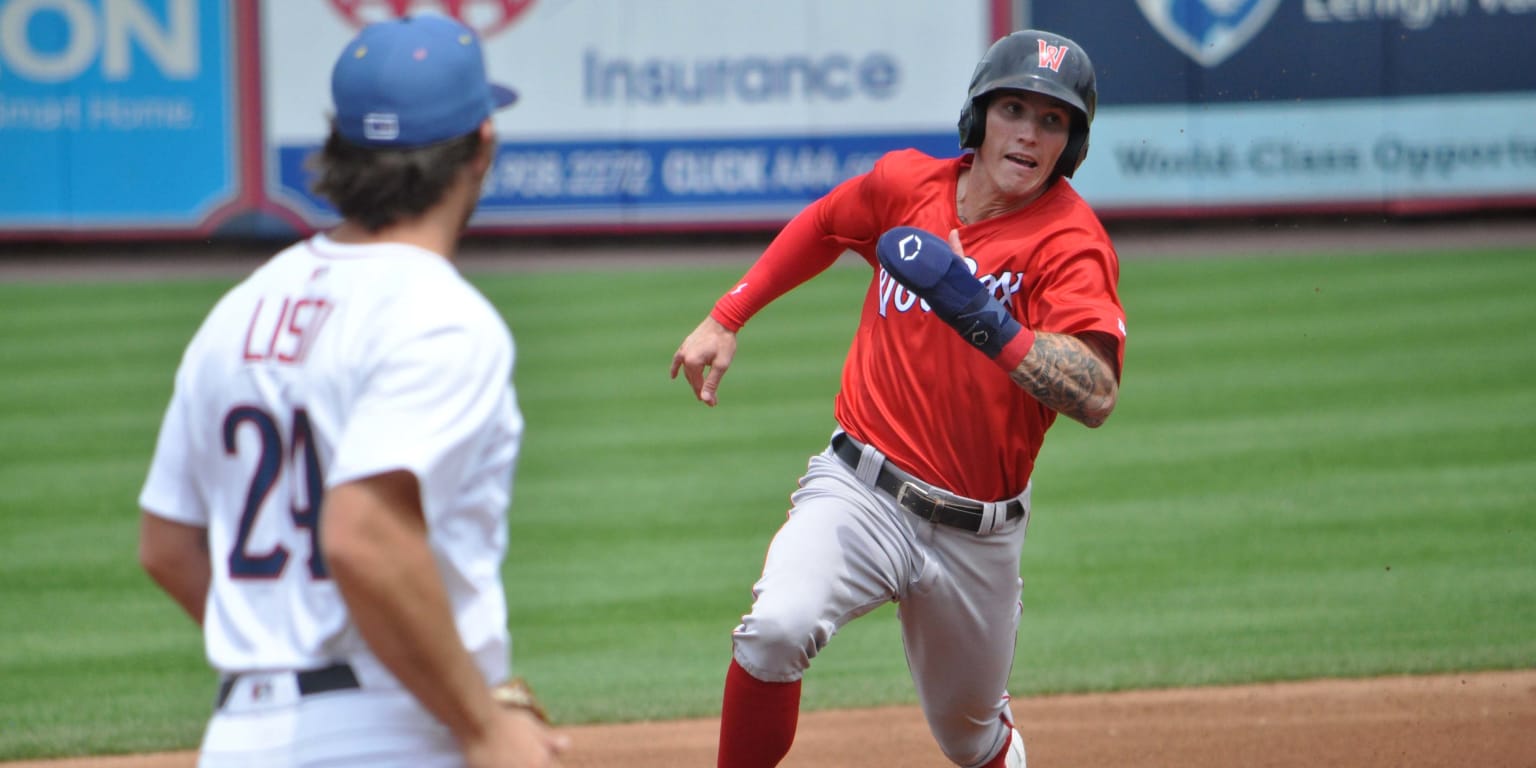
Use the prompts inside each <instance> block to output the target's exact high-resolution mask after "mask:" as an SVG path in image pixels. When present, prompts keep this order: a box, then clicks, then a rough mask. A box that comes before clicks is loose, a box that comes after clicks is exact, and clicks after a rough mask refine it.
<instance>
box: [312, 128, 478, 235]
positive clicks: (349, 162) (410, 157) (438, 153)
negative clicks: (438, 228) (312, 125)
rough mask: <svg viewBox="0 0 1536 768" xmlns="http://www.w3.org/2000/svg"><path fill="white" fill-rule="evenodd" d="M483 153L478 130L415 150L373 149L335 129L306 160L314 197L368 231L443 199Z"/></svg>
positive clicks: (405, 216) (416, 214)
mask: <svg viewBox="0 0 1536 768" xmlns="http://www.w3.org/2000/svg"><path fill="white" fill-rule="evenodd" d="M479 151H480V132H479V131H475V132H473V133H467V134H465V135H463V136H460V137H458V138H456V139H450V140H448V141H444V142H440V143H437V144H432V145H429V146H425V147H417V148H413V149H373V148H369V147H361V146H358V145H356V144H353V143H351V142H349V141H347V140H346V139H344V138H342V137H341V135H340V134H338V133H337V132H336V130H335V128H334V127H333V128H332V129H331V135H330V136H329V137H328V138H327V139H326V140H325V147H324V148H322V149H321V150H320V151H319V152H316V153H315V154H314V155H311V156H310V158H309V161H308V167H309V169H310V170H311V171H312V172H314V174H315V179H314V182H313V184H312V185H311V189H312V190H314V193H315V194H317V195H319V196H321V197H323V198H325V199H327V200H329V201H331V204H332V205H334V206H335V207H336V210H337V211H339V212H340V213H341V215H342V216H343V217H345V218H347V219H348V220H350V221H354V222H356V223H358V224H360V225H362V226H363V227H364V228H365V229H367V230H368V231H369V232H377V231H379V230H381V229H383V228H385V227H387V226H390V225H391V224H394V223H396V222H399V221H404V220H408V219H412V218H415V217H417V216H420V215H421V214H422V213H425V212H426V211H427V209H429V208H431V207H432V206H434V205H436V204H437V203H438V201H439V200H441V199H442V198H443V193H444V192H445V191H447V189H448V187H450V186H451V185H452V184H453V182H454V180H455V179H456V178H457V177H458V174H459V173H460V172H461V171H462V170H463V169H464V167H465V166H466V165H468V164H469V162H470V160H472V159H473V158H474V157H475V155H476V154H477V153H479Z"/></svg>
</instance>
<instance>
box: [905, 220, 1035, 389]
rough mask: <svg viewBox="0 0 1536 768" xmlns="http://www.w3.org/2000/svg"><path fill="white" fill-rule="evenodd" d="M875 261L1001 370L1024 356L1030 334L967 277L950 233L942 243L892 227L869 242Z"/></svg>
mask: <svg viewBox="0 0 1536 768" xmlns="http://www.w3.org/2000/svg"><path fill="white" fill-rule="evenodd" d="M875 257H876V258H877V259H879V261H880V266H882V267H884V268H885V271H886V274H889V275H890V276H891V278H892V279H894V280H895V281H896V282H898V283H901V284H902V285H903V286H905V287H906V288H907V290H910V291H912V292H913V293H914V294H916V295H917V297H918V298H920V299H922V300H923V301H924V302H925V303H927V305H928V308H929V309H931V310H932V311H933V314H934V315H936V316H937V317H938V318H939V319H940V320H943V321H944V322H945V323H948V324H949V326H950V327H952V328H954V329H955V331H956V332H957V333H959V334H960V337H961V338H962V339H965V341H966V342H968V343H969V344H970V345H971V346H973V347H975V348H977V349H979V350H981V351H982V352H983V353H985V354H986V355H987V357H990V358H992V359H993V360H994V361H996V362H997V363H998V365H1000V366H1002V367H1003V368H1004V369H1005V370H1009V371H1011V370H1013V368H1014V367H1015V366H1017V365H1018V363H1019V361H1020V360H1022V359H1023V358H1024V356H1025V355H1027V354H1028V353H1029V348H1030V346H1031V345H1032V344H1033V343H1034V333H1032V332H1030V331H1029V330H1028V329H1026V328H1024V326H1023V325H1021V324H1020V323H1019V321H1018V320H1015V319H1014V318H1013V316H1012V315H1010V314H1008V309H1007V307H1004V306H1003V303H1002V302H1000V301H998V300H997V297H995V296H993V295H992V292H991V291H990V290H988V289H987V287H986V286H985V285H983V284H982V282H981V281H980V280H977V279H976V276H975V275H973V274H971V269H970V267H968V266H967V265H966V262H965V260H964V259H963V258H962V256H961V251H960V234H959V232H957V231H955V230H951V231H950V233H949V242H947V243H946V242H945V241H943V240H940V239H939V238H938V236H937V235H934V234H932V233H930V232H925V231H923V230H921V229H918V228H916V227H895V228H893V229H891V230H889V231H887V232H886V233H885V234H883V235H881V236H880V239H879V240H878V241H876V242H875Z"/></svg>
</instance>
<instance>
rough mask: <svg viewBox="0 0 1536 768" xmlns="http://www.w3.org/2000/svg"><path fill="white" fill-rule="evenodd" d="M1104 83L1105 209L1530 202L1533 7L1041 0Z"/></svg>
mask: <svg viewBox="0 0 1536 768" xmlns="http://www.w3.org/2000/svg"><path fill="white" fill-rule="evenodd" d="M1029 23H1030V24H1031V25H1032V26H1036V27H1040V28H1045V29H1050V30H1053V31H1057V32H1060V33H1062V34H1065V35H1067V36H1068V37H1070V38H1072V39H1074V40H1076V41H1077V42H1078V43H1079V44H1080V45H1082V46H1083V47H1084V48H1085V49H1086V50H1087V52H1088V54H1089V56H1090V57H1091V58H1092V59H1093V62H1094V68H1095V70H1096V71H1097V74H1098V86H1099V111H1098V114H1097V116H1096V118H1095V120H1094V124H1093V126H1092V139H1091V142H1090V144H1091V150H1090V152H1089V156H1088V159H1087V162H1086V163H1084V165H1083V167H1082V169H1081V170H1080V171H1079V172H1078V174H1077V176H1076V177H1075V178H1074V179H1073V183H1074V184H1075V185H1076V186H1077V187H1078V189H1079V190H1081V191H1082V193H1083V195H1084V197H1085V198H1087V199H1088V200H1089V201H1090V202H1092V203H1094V204H1095V205H1096V206H1098V207H1099V208H1100V210H1101V211H1103V212H1105V213H1107V214H1109V215H1116V214H1128V215H1129V214H1150V215H1160V214H1168V213H1171V214H1174V215H1189V214H1194V215H1200V214H1203V213H1211V212H1219V211H1279V210H1289V211H1294V210H1312V211H1321V212H1336V211H1337V210H1339V207H1340V206H1341V205H1342V206H1348V207H1354V208H1369V209H1375V210H1394V209H1405V208H1412V209H1414V210H1434V209H1463V208H1467V207H1477V206H1486V205H1515V206H1520V205H1530V204H1531V203H1532V201H1536V45H1533V44H1532V41H1536V2H1531V0H1435V1H1433V2H1430V1H1428V0H1426V1H1424V2H1396V1H1393V2H1358V1H1356V0H1136V2H1134V3H1095V4H1088V3H1067V2H1049V3H1048V2H1037V3H1033V4H1032V6H1031V8H1030V14H1029Z"/></svg>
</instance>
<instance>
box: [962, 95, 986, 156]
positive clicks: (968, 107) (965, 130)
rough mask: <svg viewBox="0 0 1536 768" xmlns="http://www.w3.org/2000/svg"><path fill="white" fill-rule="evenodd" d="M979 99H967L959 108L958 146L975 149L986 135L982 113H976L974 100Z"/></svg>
mask: <svg viewBox="0 0 1536 768" xmlns="http://www.w3.org/2000/svg"><path fill="white" fill-rule="evenodd" d="M977 101H979V99H968V100H967V101H966V102H965V106H963V107H961V108H960V122H959V128H960V148H961V149H975V148H977V147H980V146H981V140H982V138H983V137H984V136H986V131H987V120H986V117H985V116H984V115H978V114H976V112H977V109H976V102H977Z"/></svg>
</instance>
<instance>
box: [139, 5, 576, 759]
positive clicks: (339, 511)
mask: <svg viewBox="0 0 1536 768" xmlns="http://www.w3.org/2000/svg"><path fill="white" fill-rule="evenodd" d="M331 93H332V97H333V100H334V102H335V104H334V106H335V116H334V121H333V123H332V131H331V135H330V137H329V139H328V140H327V142H326V144H325V147H324V149H323V150H322V151H321V152H320V153H319V154H318V155H317V157H316V164H315V168H316V170H317V172H318V179H317V184H316V189H317V191H318V192H319V193H321V194H323V195H325V196H327V197H328V198H329V199H330V200H331V201H332V202H333V203H334V204H335V205H336V207H337V209H338V210H339V211H340V212H341V214H342V216H343V217H344V220H343V221H342V222H341V224H340V225H339V226H337V227H335V228H334V229H332V230H330V231H329V232H327V233H325V234H319V235H316V236H314V237H312V238H310V239H308V240H305V241H303V242H301V243H298V244H296V245H293V246H292V247H289V248H288V249H286V250H284V251H282V252H281V253H279V254H277V255H276V256H275V257H273V258H272V259H271V260H270V261H269V262H267V263H266V264H265V265H264V266H262V267H261V268H259V269H257V270H256V271H255V272H254V273H253V274H252V275H250V276H249V277H248V278H247V279H246V280H245V281H244V282H242V283H241V284H239V285H238V286H236V287H235V288H234V289H232V290H231V291H230V292H229V293H228V294H226V295H225V296H224V297H223V298H222V299H221V300H220V301H219V302H218V304H217V305H216V306H215V307H214V308H213V310H212V312H211V313H210V314H209V315H208V317H207V319H206V320H205V321H204V322H203V324H202V326H201V327H200V328H199V329H198V331H197V334H196V336H195V337H194V338H193V339H192V341H191V343H190V345H189V346H188V348H187V350H186V354H185V356H184V357H183V359H182V362H181V366H180V368H179V370H178V371H177V373H176V383H175V391H174V394H173V395H172V397H171V401H170V405H169V407H168V408H167V411H166V414H165V419H164V422H163V424H162V426H161V430H160V436H159V441H158V444H157V446H156V448H155V454H154V459H153V462H152V465H151V467H150V469H149V475H148V479H147V480H146V482H145V484H144V489H143V492H142V494H141V496H140V499H139V501H140V506H141V507H142V508H143V514H142V517H141V538H140V560H141V562H142V563H143V566H144V568H145V569H146V570H147V571H148V572H149V574H150V575H151V576H152V577H153V578H154V580H155V581H156V582H157V583H158V584H159V585H160V586H161V588H163V589H164V590H165V591H166V592H167V593H169V594H170V596H171V597H172V598H174V599H175V600H176V602H177V603H178V604H179V605H180V606H181V607H182V609H184V610H185V611H186V612H187V614H189V615H190V616H191V617H192V619H193V620H194V621H196V622H198V623H199V624H200V625H201V626H202V627H203V630H204V634H205V645H206V651H207V656H208V660H209V661H210V663H211V664H212V665H213V667H214V668H215V669H216V670H217V671H218V673H219V675H220V678H221V683H220V685H219V688H218V691H217V696H216V700H215V711H214V713H213V717H212V719H211V720H210V721H209V723H208V726H207V729H206V731H205V733H204V737H203V742H202V749H201V756H200V762H199V764H200V765H202V766H207V767H213V768H221V767H224V766H261V767H262V768H282V767H283V766H312V765H325V766H349V765H356V766H362V765H367V766H410V767H411V768H422V767H423V766H465V765H468V766H547V765H552V764H554V761H555V755H556V753H557V752H559V751H560V750H562V749H563V748H564V747H565V739H564V737H562V736H558V735H556V734H555V733H554V732H553V731H551V730H550V729H549V728H548V726H546V725H545V724H544V723H543V722H542V715H541V713H540V712H539V711H538V709H537V705H536V704H535V703H534V702H532V700H531V697H530V696H529V695H528V694H527V691H526V688H521V687H518V686H516V685H513V684H510V683H507V680H508V676H509V672H510V669H509V667H510V663H509V638H508V633H507V627H506V620H507V610H506V599H505V595H504V594H503V589H502V584H501V570H500V566H501V562H502V558H503V557H504V554H505V551H506V546H507V524H506V508H507V504H508V500H509V497H510V491H511V476H512V472H513V468H514V465H515V462H516V459H517V456H518V449H519V444H520V440H521V433H522V416H521V414H520V412H519V410H518V406H517V402H516V398H515V393H514V391H513V389H512V387H511V383H510V381H511V375H512V369H513V359H514V351H513V344H512V337H511V334H510V332H509V331H508V329H507V327H506V324H505V323H504V321H503V320H502V319H501V316H500V315H499V314H498V313H497V311H496V309H495V308H494V307H492V306H491V304H490V303H489V302H487V301H486V300H485V299H484V298H483V297H482V296H481V295H480V294H479V293H478V292H477V291H476V290H475V289H474V288H473V287H471V286H470V284H469V283H467V282H466V281H465V280H464V279H463V278H462V277H461V276H460V275H459V273H458V271H457V270H456V269H455V268H454V266H453V264H452V263H451V257H452V254H453V252H454V249H455V247H456V245H457V241H458V237H459V235H460V232H461V230H462V228H463V225H464V224H465V222H467V221H468V220H469V217H470V215H471V213H473V211H474V210H475V206H476V204H477V202H478V200H479V196H480V188H481V180H482V179H483V178H484V176H485V173H486V171H487V169H488V168H489V166H490V164H491V162H492V159H493V155H494V152H495V147H496V141H495V135H494V133H493V130H492V123H491V119H490V114H491V111H492V109H494V108H500V107H504V106H506V105H508V104H510V103H511V102H512V100H513V99H514V94H513V93H512V92H511V91H510V90H507V89H505V88H502V87H500V86H493V85H490V84H488V83H487V82H486V76H485V64H484V60H483V57H482V53H481V49H480V44H479V41H478V40H477V39H476V37H475V35H474V34H473V33H472V32H471V31H470V30H469V29H468V28H467V27H465V26H463V25H462V24H460V23H458V22H456V21H453V20H451V19H448V18H445V17H441V16H419V17H414V18H405V19H397V20H393V21H388V22H381V23H377V24H374V25H371V26H369V27H367V28H365V29H364V30H363V31H362V32H361V33H360V34H359V35H358V36H357V37H356V38H355V39H354V40H353V41H351V42H350V43H349V44H348V45H347V46H346V48H345V49H344V50H343V51H342V52H341V55H340V57H339V58H338V60H337V61H336V64H335V68H334V70H333V72H332V77H331ZM499 703H500V705H498V704H499Z"/></svg>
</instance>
